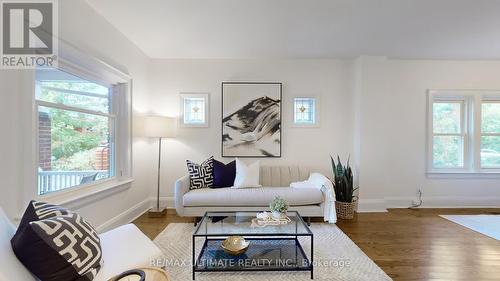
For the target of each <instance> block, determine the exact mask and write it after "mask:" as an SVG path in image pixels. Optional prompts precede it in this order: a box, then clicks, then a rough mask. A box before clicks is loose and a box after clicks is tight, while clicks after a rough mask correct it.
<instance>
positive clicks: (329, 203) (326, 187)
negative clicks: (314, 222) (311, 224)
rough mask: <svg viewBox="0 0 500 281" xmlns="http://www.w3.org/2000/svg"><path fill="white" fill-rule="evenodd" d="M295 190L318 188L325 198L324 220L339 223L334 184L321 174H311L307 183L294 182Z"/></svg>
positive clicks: (292, 184) (291, 185)
mask: <svg viewBox="0 0 500 281" xmlns="http://www.w3.org/2000/svg"><path fill="white" fill-rule="evenodd" d="M290 187H293V188H316V189H319V190H321V192H323V195H324V196H325V202H324V204H325V207H324V214H323V216H324V220H325V221H326V222H329V223H336V222H337V213H336V212H335V190H334V189H333V184H332V182H331V181H330V180H329V179H328V178H327V177H325V176H324V175H322V174H320V173H311V175H310V176H309V179H308V180H306V181H300V182H292V183H291V184H290Z"/></svg>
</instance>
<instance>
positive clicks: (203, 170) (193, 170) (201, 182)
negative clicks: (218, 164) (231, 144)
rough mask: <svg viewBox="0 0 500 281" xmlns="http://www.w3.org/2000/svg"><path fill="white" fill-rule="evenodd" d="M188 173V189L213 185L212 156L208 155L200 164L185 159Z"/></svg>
mask: <svg viewBox="0 0 500 281" xmlns="http://www.w3.org/2000/svg"><path fill="white" fill-rule="evenodd" d="M186 164H187V168H188V173H189V183H190V187H189V189H199V188H205V187H212V186H213V185H214V173H213V170H214V157H213V156H210V158H208V159H207V160H205V161H204V162H203V163H201V164H196V163H194V162H192V161H189V160H186Z"/></svg>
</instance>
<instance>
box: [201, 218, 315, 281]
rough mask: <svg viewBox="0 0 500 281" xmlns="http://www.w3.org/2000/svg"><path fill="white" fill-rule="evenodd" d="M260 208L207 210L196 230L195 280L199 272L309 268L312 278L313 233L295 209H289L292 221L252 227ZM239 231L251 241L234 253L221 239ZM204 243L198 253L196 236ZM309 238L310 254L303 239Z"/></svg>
mask: <svg viewBox="0 0 500 281" xmlns="http://www.w3.org/2000/svg"><path fill="white" fill-rule="evenodd" d="M256 215H257V212H246V211H245V212H206V213H205V215H204V216H203V218H202V220H201V221H200V223H199V224H198V226H197V227H196V230H195V231H194V233H193V236H192V239H193V245H192V246H193V252H192V265H193V280H195V277H196V276H195V274H196V272H224V271H226V272H230V271H310V272H311V279H313V250H314V235H313V233H312V232H311V230H310V229H309V227H308V226H307V224H306V223H305V222H304V220H303V219H302V217H301V216H300V214H299V213H298V212H296V211H289V212H287V216H288V217H289V218H290V220H291V222H290V223H288V224H285V225H279V226H265V227H252V226H251V224H252V219H254V218H255V217H256ZM232 235H239V236H243V237H245V240H247V241H249V242H250V246H249V247H248V250H247V251H246V252H245V253H243V254H241V255H239V256H232V255H229V254H227V253H225V252H224V250H223V249H222V247H221V243H222V241H224V239H226V238H227V237H229V236H232ZM201 239H203V246H202V247H201V250H200V251H199V253H198V255H196V243H197V242H199V241H197V240H201ZM307 240H309V242H310V243H311V244H310V252H309V255H307V254H306V253H305V251H304V249H303V248H302V245H301V243H303V242H306V243H307Z"/></svg>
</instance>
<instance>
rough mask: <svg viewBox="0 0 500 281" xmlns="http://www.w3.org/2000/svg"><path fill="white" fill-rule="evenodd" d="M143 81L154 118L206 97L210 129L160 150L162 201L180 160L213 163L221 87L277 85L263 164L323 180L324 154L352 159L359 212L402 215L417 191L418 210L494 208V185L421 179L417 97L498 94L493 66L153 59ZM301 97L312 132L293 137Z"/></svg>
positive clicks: (181, 169)
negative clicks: (188, 96) (295, 101)
mask: <svg viewBox="0 0 500 281" xmlns="http://www.w3.org/2000/svg"><path fill="white" fill-rule="evenodd" d="M149 73H150V94H151V103H150V108H151V110H152V111H154V112H157V113H161V114H165V115H170V116H177V115H178V113H179V112H178V111H179V97H178V94H179V92H210V93H211V96H210V98H211V103H210V110H211V114H210V127H209V128H180V130H179V136H178V138H177V139H175V140H167V141H165V145H166V147H167V148H166V149H165V150H164V155H163V159H164V169H163V170H162V179H163V181H162V197H171V196H172V195H173V184H174V181H175V179H177V178H178V177H180V176H182V175H183V174H185V172H186V168H185V160H186V159H191V160H195V161H202V160H203V159H205V158H207V157H208V156H210V155H215V156H216V158H220V138H221V137H220V132H221V131H220V130H221V128H220V119H221V113H220V111H221V107H220V104H221V100H220V96H221V94H220V91H221V84H220V83H221V82H222V81H280V82H283V99H284V111H283V113H284V124H283V154H282V155H283V157H282V158H280V159H265V160H263V163H264V164H270V163H279V164H301V165H307V166H310V167H312V168H313V169H315V170H318V171H320V172H323V173H326V174H327V175H330V174H331V172H330V162H329V159H328V155H329V154H336V153H339V154H340V155H341V156H342V157H346V156H347V155H349V154H352V155H353V158H354V159H355V163H354V164H355V170H356V172H357V173H358V174H359V185H360V186H361V188H360V196H361V202H360V210H362V211H383V210H385V208H388V207H408V206H410V204H411V201H412V200H414V199H417V194H416V193H417V189H419V188H421V189H422V190H423V193H424V194H423V195H424V204H423V206H424V207H473V206H500V188H499V187H500V178H497V179H491V178H490V179H481V178H467V179H456V178H455V179H435V178H429V177H427V175H426V173H425V171H426V167H425V163H426V110H427V104H426V99H427V96H426V95H427V90H428V89H500V79H498V77H497V73H500V62H495V61H490V62H483V61H436V60H433V61H423V60H396V59H386V58H384V57H361V58H358V59H355V60H153V61H152V63H151V68H150V72H149ZM308 94H309V95H317V96H318V97H320V100H321V126H320V128H316V129H314V128H293V127H291V120H292V116H291V110H290V107H291V101H292V98H293V97H294V96H299V95H308ZM229 160H231V159H226V160H225V161H229ZM248 161H252V160H248ZM169 203H170V204H171V201H170V200H169ZM170 207H172V205H170Z"/></svg>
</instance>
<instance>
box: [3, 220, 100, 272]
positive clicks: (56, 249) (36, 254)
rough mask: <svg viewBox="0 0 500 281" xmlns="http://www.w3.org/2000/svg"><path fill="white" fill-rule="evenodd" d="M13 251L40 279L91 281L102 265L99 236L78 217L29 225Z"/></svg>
mask: <svg viewBox="0 0 500 281" xmlns="http://www.w3.org/2000/svg"><path fill="white" fill-rule="evenodd" d="M16 235H18V239H17V240H12V241H11V244H12V249H13V250H14V253H15V254H16V256H17V258H18V259H19V260H20V261H21V262H22V263H23V265H24V266H25V267H26V268H27V269H28V270H29V271H31V272H32V273H33V274H34V275H36V276H37V277H38V278H39V279H40V280H68V281H69V280H78V281H90V280H93V279H94V277H95V276H96V274H97V273H98V272H99V270H100V268H101V265H102V250H101V245H100V240H99V236H97V232H96V231H95V230H94V228H93V227H92V226H91V225H90V224H89V223H88V222H86V221H85V220H84V219H83V218H82V217H81V216H80V215H78V214H76V213H71V214H68V215H63V216H57V217H52V218H48V219H43V220H39V221H32V222H30V223H29V225H28V226H27V227H25V228H24V230H22V231H21V233H18V234H16Z"/></svg>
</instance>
